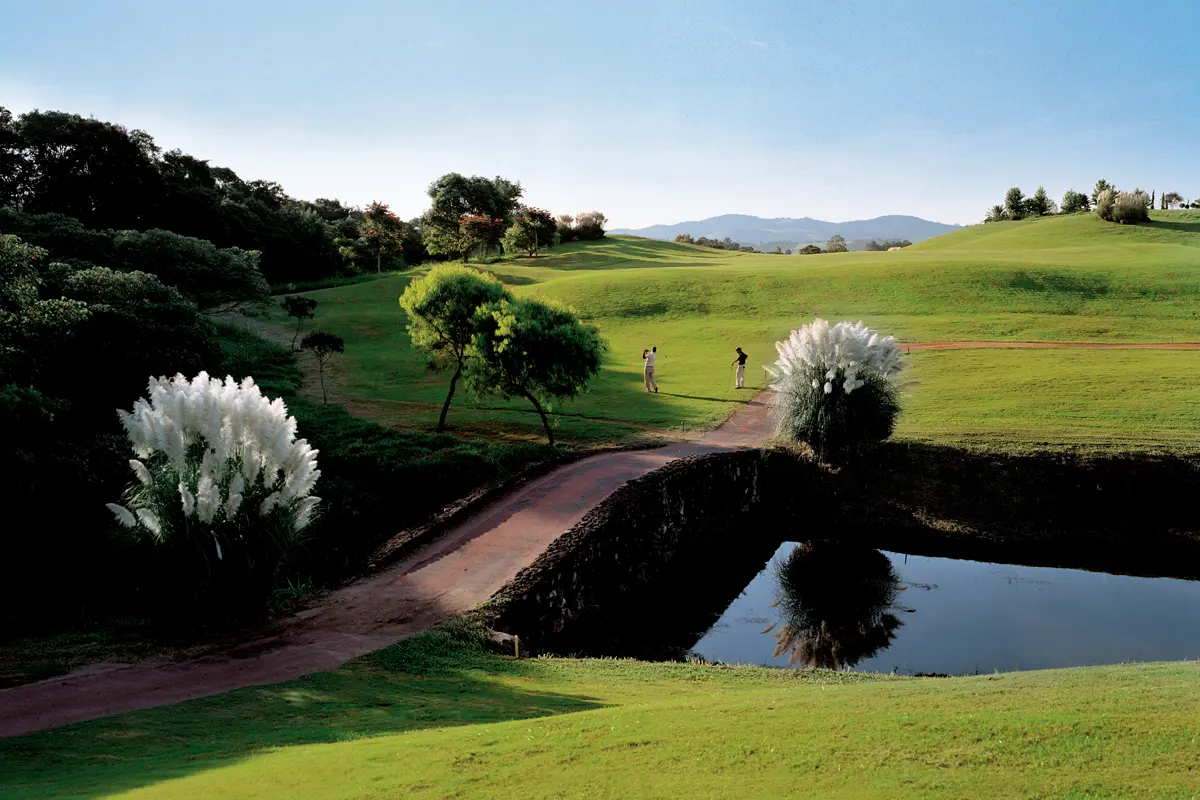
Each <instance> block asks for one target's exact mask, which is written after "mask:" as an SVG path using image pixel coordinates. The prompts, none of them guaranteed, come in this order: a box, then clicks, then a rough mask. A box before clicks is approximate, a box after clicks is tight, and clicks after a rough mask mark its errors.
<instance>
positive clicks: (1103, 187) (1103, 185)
mask: <svg viewBox="0 0 1200 800" xmlns="http://www.w3.org/2000/svg"><path fill="white" fill-rule="evenodd" d="M1105 191H1110V192H1112V193H1113V195H1114V196H1115V195H1116V194H1117V187H1115V186H1113V185H1112V184H1111V183H1109V182H1108V181H1106V180H1104V178H1101V179H1100V180H1098V181H1096V185H1095V187H1094V188H1093V189H1092V205H1096V204H1097V202H1099V200H1100V193H1101V192H1105Z"/></svg>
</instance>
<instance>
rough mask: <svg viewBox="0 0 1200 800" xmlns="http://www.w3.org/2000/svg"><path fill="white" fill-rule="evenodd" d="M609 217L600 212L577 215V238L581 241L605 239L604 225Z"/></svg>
mask: <svg viewBox="0 0 1200 800" xmlns="http://www.w3.org/2000/svg"><path fill="white" fill-rule="evenodd" d="M606 222H608V217H606V216H604V215H603V214H601V213H600V212H599V211H585V212H583V213H582V214H576V215H575V236H576V238H578V239H579V240H580V241H584V242H586V241H591V240H594V239H602V238H604V225H605V223H606Z"/></svg>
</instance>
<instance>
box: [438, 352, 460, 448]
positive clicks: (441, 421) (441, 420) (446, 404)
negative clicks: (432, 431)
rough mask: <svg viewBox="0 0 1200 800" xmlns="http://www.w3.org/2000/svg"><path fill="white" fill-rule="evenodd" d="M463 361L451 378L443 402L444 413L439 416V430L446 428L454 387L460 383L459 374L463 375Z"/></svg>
mask: <svg viewBox="0 0 1200 800" xmlns="http://www.w3.org/2000/svg"><path fill="white" fill-rule="evenodd" d="M462 371H463V362H461V361H459V362H458V367H457V368H456V369H455V370H454V377H453V378H451V379H450V391H449V392H448V393H447V394H446V402H444V403H442V415H441V416H440V417H438V426H437V429H438V432H439V433H440V432H441V431H444V430H446V412H448V411H449V410H450V400H451V399H453V397H454V387H455V386H457V385H458V376H459V375H462Z"/></svg>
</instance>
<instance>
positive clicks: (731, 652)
mask: <svg viewBox="0 0 1200 800" xmlns="http://www.w3.org/2000/svg"><path fill="white" fill-rule="evenodd" d="M759 563H761V562H759ZM692 650H693V651H694V652H695V653H697V654H698V655H701V656H703V657H704V658H706V659H709V660H713V661H724V662H728V663H741V664H765V665H772V666H781V667H786V666H789V664H790V665H792V666H797V667H799V666H819V667H828V668H841V669H854V670H858V671H865V672H896V673H900V674H907V675H912V674H950V675H958V674H971V673H984V672H993V671H1000V672H1007V671H1012V670H1028V669H1044V668H1051V667H1072V666H1084V665H1097V664H1117V663H1121V662H1126V661H1159V660H1181V659H1195V658H1200V582H1194V581H1184V580H1176V579H1171V578H1137V577H1128V576H1122V575H1106V574H1102V573H1095V572H1085V571H1081V570H1071V569H1050V568H1042V567H1020V566H1011V565H1004V564H989V563H982V562H977V561H962V560H956V559H948V558H927V557H922V556H905V555H903V554H900V553H889V552H884V551H880V550H874V549H871V548H867V547H862V546H857V547H853V546H846V545H839V544H834V543H803V544H800V543H796V542H788V543H785V544H784V545H782V546H781V547H780V548H779V549H778V550H777V551H776V553H775V555H774V557H773V558H772V559H771V561H770V562H769V563H768V564H767V566H766V567H765V568H764V569H763V570H762V571H761V572H759V573H758V575H756V576H755V577H754V579H753V580H751V581H750V583H749V585H747V586H746V588H745V589H744V590H743V591H742V593H741V594H740V596H738V597H737V599H735V600H734V601H733V602H732V604H730V605H729V606H728V608H726V609H725V611H724V613H723V614H721V616H720V618H719V619H718V620H717V622H716V623H715V624H714V625H713V626H712V627H711V628H710V629H709V630H708V631H707V632H706V633H705V634H704V635H703V636H702V637H701V638H700V639H699V641H698V642H697V643H696V644H695V646H694V647H693V648H692Z"/></svg>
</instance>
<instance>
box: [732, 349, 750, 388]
mask: <svg viewBox="0 0 1200 800" xmlns="http://www.w3.org/2000/svg"><path fill="white" fill-rule="evenodd" d="M734 349H735V350H737V358H735V359H734V360H733V361H732V362H730V363H731V364H737V383H736V384H735V385H734V388H736V389H745V388H746V354H745V353H743V352H742V348H740V347H737V348H734Z"/></svg>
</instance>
